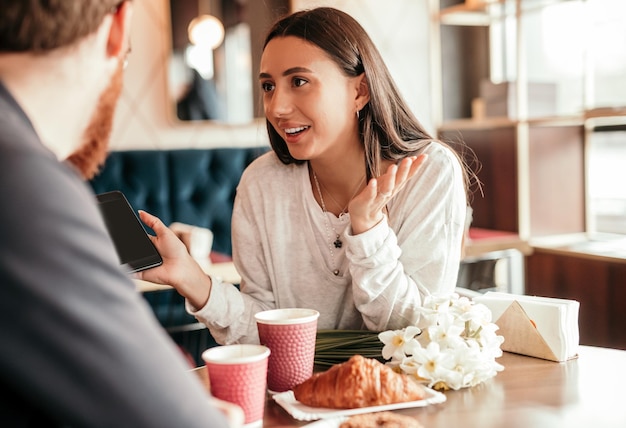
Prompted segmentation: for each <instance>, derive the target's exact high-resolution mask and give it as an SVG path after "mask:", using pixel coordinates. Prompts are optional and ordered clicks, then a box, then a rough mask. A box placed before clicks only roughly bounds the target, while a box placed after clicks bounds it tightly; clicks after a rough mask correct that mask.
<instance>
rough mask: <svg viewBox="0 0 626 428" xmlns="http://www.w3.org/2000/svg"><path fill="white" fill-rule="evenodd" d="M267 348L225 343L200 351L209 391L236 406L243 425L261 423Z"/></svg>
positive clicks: (268, 353) (263, 406)
mask: <svg viewBox="0 0 626 428" xmlns="http://www.w3.org/2000/svg"><path fill="white" fill-rule="evenodd" d="M269 355H270V350H269V349H268V348H267V347H265V346H262V345H225V346H217V347H215V348H210V349H207V350H206V351H204V352H203V353H202V359H203V360H204V362H205V363H206V367H207V371H208V375H209V382H210V384H211V394H212V395H214V396H215V397H217V398H220V399H222V400H224V401H228V402H230V403H234V404H237V405H239V406H240V407H241V408H242V409H243V412H244V414H245V424H246V426H257V425H258V426H262V424H263V412H264V410H265V393H266V388H267V362H268V357H269Z"/></svg>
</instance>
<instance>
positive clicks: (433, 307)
mask: <svg viewBox="0 0 626 428" xmlns="http://www.w3.org/2000/svg"><path fill="white" fill-rule="evenodd" d="M420 313H421V318H420V320H419V322H418V326H407V327H406V328H404V329H402V330H395V331H391V330H390V331H386V332H382V333H380V334H379V335H378V337H379V339H380V340H381V341H382V342H383V343H384V344H385V346H384V347H383V350H382V354H383V358H385V359H386V360H389V361H388V362H387V364H388V365H390V366H392V367H394V369H396V370H400V371H402V372H404V373H406V374H408V375H411V376H414V377H415V378H416V379H418V380H420V381H424V382H427V383H428V386H430V387H433V388H435V389H460V388H466V387H472V386H475V385H478V384H480V383H482V382H484V381H485V380H487V379H489V378H491V377H493V376H495V375H496V374H497V373H498V372H499V371H501V370H503V369H504V367H502V365H500V364H498V363H496V362H495V359H496V358H498V357H500V356H502V350H501V349H500V345H501V344H502V342H503V341H504V339H503V338H502V336H498V335H497V334H496V331H497V330H498V326H497V325H496V324H494V323H492V322H491V319H492V315H491V312H490V311H489V309H488V308H487V307H486V306H484V305H482V304H475V303H474V302H473V301H471V300H470V299H467V298H466V297H459V295H458V294H456V293H453V294H450V295H445V296H428V297H426V298H425V299H424V305H423V307H421V308H420ZM418 327H419V328H418ZM420 333H421V334H420Z"/></svg>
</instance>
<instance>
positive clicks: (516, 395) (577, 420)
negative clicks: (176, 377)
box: [195, 346, 626, 428]
mask: <svg viewBox="0 0 626 428" xmlns="http://www.w3.org/2000/svg"><path fill="white" fill-rule="evenodd" d="M498 362H499V363H500V364H502V365H503V366H504V367H505V369H504V371H502V372H500V373H498V375H497V376H496V377H494V378H492V379H490V380H489V381H487V382H485V383H483V384H481V385H479V386H476V387H474V388H471V389H463V390H460V391H448V392H446V396H447V401H446V402H445V403H442V404H437V405H432V406H428V407H423V408H415V409H405V410H397V412H398V413H402V414H406V415H411V416H413V417H415V418H416V419H417V420H418V421H420V422H421V424H422V425H423V426H424V428H435V427H443V428H455V427H468V428H469V427H481V428H490V427H493V428H496V427H498V428H501V427H505V428H517V427H519V428H522V427H523V428H541V427H548V428H554V427H586V428H589V427H593V428H612V427H621V428H623V427H626V393H625V389H626V351H620V350H614V349H608V348H595V347H588V346H581V347H580V351H579V358H577V359H574V360H570V361H567V362H565V363H554V362H551V361H545V360H540V359H537V358H531V357H524V356H521V355H516V354H511V353H508V352H505V353H504V356H502V358H499V359H498ZM195 371H196V372H197V373H198V375H199V376H201V377H202V379H203V380H204V381H205V382H206V380H207V379H206V370H205V369H204V367H201V368H198V369H196V370H195ZM307 423H310V422H304V421H297V420H295V419H293V418H292V417H291V416H290V415H289V414H288V413H287V412H285V411H284V410H283V409H282V408H281V407H280V406H279V405H277V404H276V403H275V402H274V401H273V400H272V399H271V397H268V400H267V404H266V407H265V417H264V423H263V426H264V427H283V428H287V427H299V426H304V425H306V424H307Z"/></svg>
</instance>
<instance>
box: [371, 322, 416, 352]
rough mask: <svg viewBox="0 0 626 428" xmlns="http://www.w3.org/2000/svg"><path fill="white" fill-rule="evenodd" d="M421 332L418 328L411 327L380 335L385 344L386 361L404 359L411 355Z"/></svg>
mask: <svg viewBox="0 0 626 428" xmlns="http://www.w3.org/2000/svg"><path fill="white" fill-rule="evenodd" d="M421 332H422V331H421V330H420V329H419V328H418V327H415V326H409V327H407V328H404V329H402V330H395V331H392V330H389V331H384V332H382V333H380V334H379V335H378V338H379V339H380V341H381V342H383V343H384V344H385V346H384V347H383V358H384V359H385V360H389V359H391V358H396V359H402V357H403V356H404V355H405V354H407V353H408V354H410V353H411V352H412V349H413V347H414V346H415V345H416V343H417V340H415V336H417V335H419V334H420V333H421Z"/></svg>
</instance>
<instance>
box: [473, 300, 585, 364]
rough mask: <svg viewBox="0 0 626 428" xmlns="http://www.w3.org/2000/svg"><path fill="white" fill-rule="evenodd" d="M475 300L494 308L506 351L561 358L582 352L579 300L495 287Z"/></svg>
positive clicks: (568, 357) (554, 359) (563, 359)
mask: <svg viewBox="0 0 626 428" xmlns="http://www.w3.org/2000/svg"><path fill="white" fill-rule="evenodd" d="M473 300H474V301H475V302H477V303H482V304H483V305H485V306H487V307H488V308H489V309H490V310H491V313H492V316H493V319H494V320H495V321H494V322H495V324H496V325H498V327H499V330H498V334H499V335H501V336H503V337H504V343H502V345H501V349H502V350H503V351H507V352H513V353H516V354H522V355H527V356H530V357H536V358H542V359H545V360H550V361H557V362H562V361H567V360H569V359H572V358H575V357H577V356H578V345H579V331H578V311H579V308H580V303H579V302H578V301H576V300H567V299H557V298H550V297H537V296H523V295H517V294H509V293H501V292H493V291H490V292H487V293H485V294H483V295H481V296H477V297H474V299H473Z"/></svg>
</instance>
